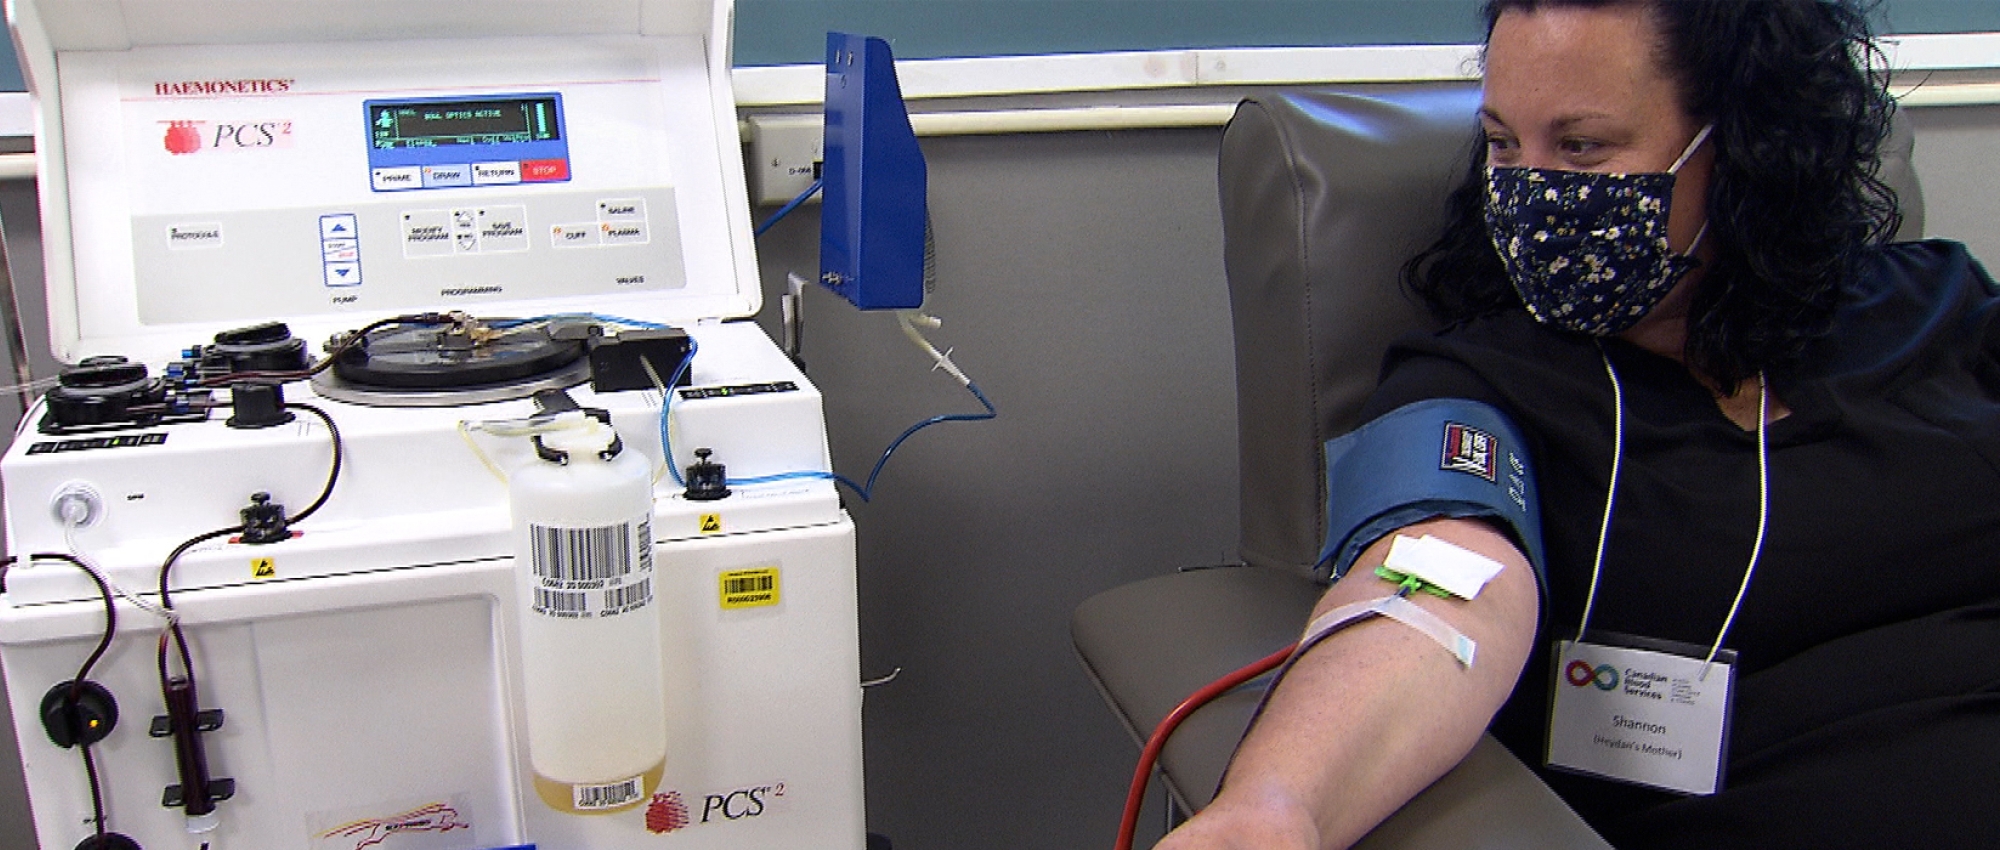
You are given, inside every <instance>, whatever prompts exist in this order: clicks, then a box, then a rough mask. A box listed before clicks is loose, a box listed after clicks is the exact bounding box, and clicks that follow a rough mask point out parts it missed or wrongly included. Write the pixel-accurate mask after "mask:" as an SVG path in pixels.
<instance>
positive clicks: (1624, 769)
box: [1548, 639, 1736, 794]
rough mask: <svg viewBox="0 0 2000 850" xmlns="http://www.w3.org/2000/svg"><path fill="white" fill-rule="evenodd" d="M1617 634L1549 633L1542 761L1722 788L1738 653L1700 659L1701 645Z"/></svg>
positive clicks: (1637, 779)
mask: <svg viewBox="0 0 2000 850" xmlns="http://www.w3.org/2000/svg"><path fill="white" fill-rule="evenodd" d="M1619 642H1620V643H1629V644H1632V645H1630V646H1619V645H1614V644H1611V643H1595V642H1590V641H1566V640H1565V641H1557V642H1556V651H1555V659H1556V671H1555V673H1556V677H1555V678H1556V681H1555V695H1554V698H1553V699H1551V700H1550V701H1549V704H1550V715H1549V748H1548V765H1549V766H1550V767H1554V768H1559V769H1562V770H1569V771H1574V772H1577V773H1585V774H1590V775H1593V776H1599V777H1603V778H1606V779H1615V780H1618V781H1621V782H1630V783H1634V784H1638V785H1646V786H1650V787H1653V788H1660V789H1664V790H1668V791H1677V792H1680V793H1682V794H1713V793H1715V792H1716V791H1717V790H1720V789H1721V787H1722V771H1723V766H1724V761H1723V753H1725V752H1727V751H1728V737H1729V709H1730V697H1731V694H1732V693H1733V692H1734V690H1735V684H1736V653H1735V652H1733V651H1725V652H1720V653H1717V654H1716V658H1715V661H1713V662H1704V661H1703V660H1702V659H1703V657H1704V656H1706V655H1707V654H1708V650H1707V648H1706V647H1694V646H1686V645H1678V644H1670V643H1666V642H1663V641H1645V640H1639V639H1620V640H1619ZM1690 656H1692V657H1690ZM1704 672H1706V675H1704Z"/></svg>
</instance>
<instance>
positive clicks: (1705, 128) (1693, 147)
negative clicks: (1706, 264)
mask: <svg viewBox="0 0 2000 850" xmlns="http://www.w3.org/2000/svg"><path fill="white" fill-rule="evenodd" d="M1714 131H1715V125H1714V124H1704V125H1702V128H1701V130H1700V131H1699V132H1697V133H1695V134H1694V140H1693V141H1690V142H1688V146H1687V149H1686V150H1683V151H1681V156H1680V158H1679V159H1676V160H1674V164H1673V165H1670V166H1667V173H1668V174H1676V173H1678V172H1679V171H1680V170H1681V166H1683V165H1686V164H1687V161H1688V159H1690V158H1692V157H1693V156H1694V152H1695V151H1697V150H1700V149H1701V143H1702V142H1705V141H1708V134H1709V133H1712V132H1714ZM1707 235H1708V219H1705V218H1704V219H1702V222H1701V229H1700V230H1697V231H1695V234H1694V241H1693V242H1689V243H1688V246H1687V250H1685V251H1682V252H1681V256H1683V257H1692V256H1694V252H1695V251H1696V250H1697V249H1699V248H1701V240H1702V237H1705V236H1707Z"/></svg>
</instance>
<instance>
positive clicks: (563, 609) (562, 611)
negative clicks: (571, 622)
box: [535, 587, 590, 618]
mask: <svg viewBox="0 0 2000 850" xmlns="http://www.w3.org/2000/svg"><path fill="white" fill-rule="evenodd" d="M589 611H590V594H588V593H584V592H582V591H576V590H550V589H548V588H546V587H537V588H535V613H537V614H547V615H549V616H551V617H564V618H570V617H583V616H587V615H588V613H589Z"/></svg>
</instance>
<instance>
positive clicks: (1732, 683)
mask: <svg viewBox="0 0 2000 850" xmlns="http://www.w3.org/2000/svg"><path fill="white" fill-rule="evenodd" d="M1858 3H1859V0H1490V2H1489V3H1488V6H1487V9H1486V20H1487V25H1488V29H1487V40H1486V47H1485V53H1484V58H1483V61H1484V67H1485V74H1484V90H1483V104H1482V107H1481V109H1480V122H1481V125H1482V127H1483V132H1484V144H1483V145H1481V146H1479V147H1478V149H1477V151H1476V152H1475V154H1474V167H1473V169H1472V173H1471V175H1470V179H1469V180H1468V181H1467V183H1466V184H1465V185H1464V186H1463V187H1461V188H1460V189H1459V190H1458V192H1457V193H1456V194H1455V195H1454V196H1453V200H1452V210H1451V213H1450V222H1451V223H1450V225H1449V226H1448V228H1447V232H1446V233H1445V235H1444V236H1443V237H1442V239H1441V240H1440V241H1439V242H1437V243H1436V244H1435V245H1433V247H1432V248H1430V249H1429V250H1428V251H1426V252H1425V253H1424V254H1422V255H1420V256H1419V257H1417V258H1416V259H1415V260H1414V261H1412V263H1411V264H1410V266H1409V267H1408V269H1407V270H1406V282H1407V283H1408V284H1409V286H1410V287H1411V288H1412V289H1414V290H1415V291H1416V292H1417V293H1418V294H1419V295H1421V296H1422V297H1423V298H1424V299H1425V301H1426V302H1427V304H1428V305H1429V306H1430V308H1431V309H1432V311H1433V312H1434V313H1436V314H1438V315H1439V316H1440V317H1441V318H1443V319H1444V320H1446V322H1447V323H1448V328H1447V329H1446V330H1444V331H1442V332H1440V333H1438V334H1435V335H1421V336H1418V337H1412V338H1408V339H1405V340H1403V341H1402V342H1401V343H1399V344H1398V345H1397V346H1396V347H1394V348H1392V349H1391V351H1390V352H1389V354H1388V357H1387V360H1386V362H1385V364H1384V367H1383V373H1382V374H1383V378H1382V382H1381V384H1380V386H1379V388H1378V389H1377V391H1376V393H1375V395H1374V396H1373V398H1372V400H1371V402H1370V404H1369V410H1368V416H1370V417H1383V416H1394V415H1396V413H1395V412H1396V411H1399V410H1403V409H1405V405H1408V404H1411V403H1417V402H1429V401H1433V400H1441V399H1442V400H1454V401H1453V402H1452V403H1454V404H1458V403H1464V404H1481V405H1488V406H1490V407H1491V408H1494V409H1497V411H1498V412H1499V413H1500V414H1501V415H1503V416H1504V417H1506V420H1507V421H1510V422H1511V423H1512V424H1513V426H1515V427H1516V428H1518V430H1519V433H1520V434H1521V440H1522V441H1523V442H1524V444H1525V445H1524V448H1525V454H1526V455H1527V457H1528V458H1529V459H1530V461H1531V463H1532V465H1533V475H1534V476H1535V479H1536V492H1537V494H1538V496H1539V502H1540V523H1541V527H1542V533H1541V539H1542V544H1543V546H1542V549H1543V551H1545V552H1546V556H1545V558H1544V559H1543V560H1545V562H1546V563H1544V564H1539V565H1536V564H1531V563H1530V557H1529V555H1528V554H1526V553H1529V552H1534V551H1536V549H1535V547H1534V546H1532V545H1530V544H1527V543H1525V542H1524V541H1525V537H1526V535H1523V534H1520V533H1518V532H1517V531H1516V530H1515V526H1511V525H1509V524H1507V523H1504V522H1494V521H1489V520H1486V519H1467V518H1458V519H1453V518H1445V517H1432V518H1427V519H1426V518H1422V517H1417V518H1415V519H1413V520H1411V521H1412V522H1413V523H1414V524H1411V525H1408V526H1407V527H1404V528H1401V529H1400V530H1393V533H1389V534H1382V535H1380V536H1379V537H1377V538H1376V539H1374V540H1372V542H1371V541H1368V540H1363V541H1360V542H1361V543H1363V544H1366V548H1365V549H1364V550H1362V551H1361V553H1360V555H1359V556H1358V558H1354V559H1352V560H1353V562H1354V566H1355V568H1354V569H1353V570H1352V571H1347V572H1346V575H1345V578H1343V579H1341V580H1339V581H1338V582H1336V583H1334V584H1333V585H1332V586H1331V588H1329V590H1328V591H1327V593H1326V594H1325V596H1324V598H1323V600H1322V601H1321V602H1320V604H1319V606H1318V609H1317V610H1316V611H1315V617H1318V616H1320V615H1322V614H1325V613H1327V612H1329V611H1333V610H1335V609H1338V608H1340V607H1341V606H1343V605H1347V604H1349V603H1355V602H1365V601H1368V600H1373V599H1378V598H1381V597H1383V596H1385V595H1389V594H1393V593H1395V592H1397V590H1398V586H1397V585H1396V584H1394V583H1391V582H1390V581H1385V580H1384V579H1382V578H1380V577H1378V576H1377V575H1376V574H1375V573H1374V572H1373V570H1374V569H1375V567H1376V566H1377V565H1381V564H1383V563H1384V558H1385V555H1386V552H1387V551H1388V550H1389V549H1390V547H1391V546H1392V545H1396V544H1395V539H1396V538H1398V537H1409V538H1415V537H1421V536H1425V535H1428V536H1431V537H1435V538H1439V539H1440V540H1442V541H1445V542H1447V543H1449V544H1451V545H1452V546H1455V547H1457V549H1462V550H1471V551H1472V552H1475V553H1478V554H1480V555H1483V556H1484V557H1485V558H1488V559H1491V560H1492V561H1494V562H1497V563H1498V565H1499V572H1498V573H1497V575H1495V576H1493V578H1492V579H1491V581H1490V582H1488V583H1487V584H1486V585H1485V587H1484V589H1483V590H1481V591H1479V592H1477V593H1476V594H1475V595H1473V597H1472V598H1470V599H1467V598H1462V597H1459V596H1452V597H1449V598H1442V597H1439V596H1435V595H1432V594H1428V593H1413V594H1410V595H1409V596H1408V597H1407V600H1406V601H1409V602H1412V603H1414V604H1415V605H1417V606H1419V607H1421V608H1423V609H1425V610H1427V611H1429V612H1431V613H1433V614H1435V615H1437V617H1439V618H1442V620H1443V621H1445V623H1447V624H1448V625H1449V626H1450V627H1451V628H1452V629H1455V630H1456V631H1458V632H1460V633H1462V634H1463V635H1464V636H1466V637H1468V638H1470V639H1472V640H1473V641H1475V642H1476V643H1477V656H1476V660H1475V663H1473V664H1471V665H1470V666H1467V665H1465V664H1462V663H1460V662H1459V661H1458V660H1457V659H1456V658H1454V657H1453V655H1452V654H1450V653H1448V652H1446V651H1444V650H1443V649H1441V648H1440V645H1439V643H1437V642H1435V641H1434V640H1433V639H1432V638H1431V637H1428V636H1427V635H1426V634H1425V633H1424V632H1422V631H1420V630H1418V629H1415V628H1410V627H1408V626H1406V625H1405V624H1403V623H1401V622H1397V621H1393V620H1391V619H1388V618H1385V617H1374V618H1369V619H1364V620H1360V621H1359V622H1358V623H1357V624H1356V625H1353V626H1352V627H1349V628H1345V629H1342V630H1340V631H1338V632H1335V633H1333V634H1332V635H1331V636H1329V637H1327V638H1326V639H1325V640H1324V641H1322V642H1319V643H1317V644H1315V645H1313V647H1312V648H1311V649H1310V650H1309V651H1306V652H1305V653H1304V654H1303V655H1300V656H1299V657H1298V658H1297V659H1296V661H1295V663H1294V664H1293V666H1291V667H1290V669H1289V670H1288V672H1287V673H1286V674H1285V676H1284V677H1283V678H1282V679H1281V680H1280V682H1279V684H1278V685H1277V686H1276V687H1275V688H1274V689H1273V690H1272V692H1271V694H1270V695H1269V699H1268V702H1267V703H1266V705H1265V708H1264V710H1263V712H1262V714H1261V715H1260V717H1259V719H1258V720H1257V722H1256V723H1255V724H1254V726H1253V728H1252V730H1251V731H1250V733H1249V734H1248V735H1247V736H1246V738H1245V740H1244V741H1243V742H1242V744H1241V745H1240V747H1239V749H1238V751H1237V753H1236V756H1235V759H1234V762H1233V764H1232V765H1231V768H1230V770H1229V772H1228V774H1227V776H1226V778H1225V780H1224V782H1223V786H1222V789H1221V792H1220V794H1219V795H1218V796H1217V798H1216V799H1215V801H1214V802H1213V803H1212V804H1211V805H1209V806H1208V807H1207V808H1206V809H1205V810H1203V811H1202V812H1200V813H1199V814H1198V815H1197V816H1195V817H1194V818H1192V819H1190V820H1189V821H1188V822H1187V823H1185V824H1183V825H1182V827H1181V828H1180V829H1178V830H1176V831H1174V832H1173V833H1172V834H1170V835H1169V836H1168V837H1167V838H1166V840H1165V841H1163V842H1162V843H1161V844H1160V845H1159V847H1160V848H1171V850H1210V849H1211V848H1331V847H1346V846H1348V845H1350V844H1352V843H1353V842H1355V841H1356V840H1358V839H1359V838H1361V837H1362V836H1363V835H1365V834H1366V833H1367V831H1368V830H1369V829H1370V828H1372V827H1373V826H1374V825H1375V824H1376V823H1377V822H1379V821H1380V820H1381V819H1383V818H1384V817H1386V816H1388V815H1389V814H1391V813H1392V812H1394V811H1395V810H1396V809H1397V808H1398V807H1399V806H1401V805H1402V804H1403V803H1404V802H1405V801H1407V800H1409V799H1410V798H1411V797H1412V796H1413V795H1415V794H1416V793H1417V792H1419V791H1420V790H1422V789H1423V788H1424V787H1425V786H1426V785H1427V784H1429V783H1430V782H1432V781H1433V780H1435V779H1436V778H1437V777H1439V776H1440V775H1442V774H1443V773H1444V772H1446V771H1447V770H1449V769H1450V768H1451V767H1452V766H1453V765H1454V764H1455V763H1457V762H1458V761H1459V760H1460V759H1461V758H1462V757H1463V756H1464V755H1465V754H1466V753H1467V751H1468V750H1469V749H1470V748H1471V747H1472V746H1473V744H1474V743H1475V742H1476V741H1477V739H1478V737H1479V736H1480V734H1481V733H1482V732H1485V731H1488V730H1490V731H1491V732H1492V733H1493V734H1494V735H1495V736H1496V737H1498V738H1499V739H1500V740H1501V742H1502V743H1504V744H1506V745H1507V746H1508V747H1509V748H1510V749H1511V750H1512V751H1513V752H1514V753H1515V754H1516V755H1518V756H1519V757H1520V758H1521V759H1522V760H1523V761H1524V762H1526V763H1528V764H1529V765H1531V766H1534V767H1535V768H1536V769H1537V770H1538V772H1539V773H1541V775H1542V776H1543V777H1544V778H1545V779H1546V780H1547V781H1548V782H1549V783H1550V785H1551V787H1552V788H1554V789H1555V790H1556V792H1557V793H1558V794H1560V795H1561V796H1562V797H1563V799H1564V800H1565V801H1567V802H1568V803H1569V804H1570V805H1571V806H1572V807H1573V808H1575V809H1576V810H1577V811H1578V813H1579V814H1581V815H1582V816H1583V817H1584V818H1585V819H1586V820H1587V821H1588V822H1589V823H1590V824H1591V825H1592V826H1593V827H1595V828H1596V829H1597V830H1598V831H1599V832H1600V833H1602V834H1603V835H1604V836H1605V837H1606V839H1607V840H1609V841H1610V842H1611V843H1612V844H1613V845H1615V846H1618V847H1620V848H1654V847H1660V848H1667V847H1672V848H1704V850H1712V849H1713V848H1734V847H1742V848H1790V847H1797V848H1843V847H1854V848H1883V847H1927V848H1937V847H1990V846H1994V844H1995V842H2000V301H1996V299H1995V298H1994V296H1993V295H1992V293H1991V292H1990V290H1991V288H1992V286H1993V283H1992V281H1991V280H1990V279H1989V278H1988V276H1987V274H1986V272H1985V271H1984V270H1983V269H1982V268H1981V267H1980V265H1979V264H1978V263H1977V262H1975V261H1974V260H1972V259H1971V258H1969V257H1968V256H1967V254H1966V252H1965V250H1964V248H1963V247H1962V246H1960V245H1957V244H1955V243H1950V242H1944V241H1928V242H1907V243H1896V244H1885V240H1886V238H1887V237H1888V236H1889V235H1890V234H1892V233H1894V231H1895V229H1896V227H1897V226H1898V224H1899V221H1900V220H1899V217H1898V215H1897V213H1896V211H1895V199H1894V195H1893V192H1891V191H1890V190H1889V189H1888V188H1886V187H1885V186H1884V185H1883V184H1882V183H1881V182H1880V181H1878V180H1877V179H1876V176H1875V170H1876V168H1877V164H1878V148H1879V147H1880V145H1881V144H1882V142H1883V139H1884V137H1885V135H1886V134H1887V127H1888V123H1889V119H1890V116H1891V114H1892V113H1893V111H1894V104H1893V102H1892V101H1891V100H1890V99H1889V97H1888V95H1887V94H1886V90H1885V82H1886V80H1885V79H1884V72H1883V71H1882V70H1881V68H1882V65H1881V54H1880V53H1879V52H1878V51H1877V50H1876V48H1875V47H1874V44H1873V42H1872V41H1871V37H1870V35H1869V31H1868V23H1867V16H1868V14H1869V10H1868V9H1866V8H1862V7H1861V6H1860V5H1858ZM1376 421H1377V422H1380V421H1383V420H1381V419H1377V420H1376ZM1431 445H1432V452H1433V454H1432V455H1431V457H1432V458H1433V460H1432V463H1431V469H1432V470H1433V474H1435V472H1434V471H1435V470H1436V468H1437V464H1436V461H1435V458H1436V457H1437V455H1436V454H1435V450H1436V445H1437V443H1436V442H1435V440H1433V442H1432V443H1431ZM1366 446H1367V444H1366V443H1362V444H1361V446H1360V447H1358V448H1356V449H1355V451H1364V450H1366ZM1364 489H1365V488H1364ZM1452 551H1456V550H1452ZM1347 566H1348V565H1347V564H1344V563H1336V564H1334V565H1333V568H1334V570H1335V574H1336V575H1339V574H1340V573H1341V572H1343V571H1346V568H1347ZM1690 670H1693V671H1696V672H1694V673H1693V674H1690V673H1689V671H1690Z"/></svg>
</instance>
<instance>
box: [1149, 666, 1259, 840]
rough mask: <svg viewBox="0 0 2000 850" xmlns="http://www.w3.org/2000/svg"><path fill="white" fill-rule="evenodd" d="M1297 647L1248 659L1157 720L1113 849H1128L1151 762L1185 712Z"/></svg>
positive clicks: (1233, 685) (1226, 691) (1178, 725)
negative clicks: (1156, 726)
mask: <svg viewBox="0 0 2000 850" xmlns="http://www.w3.org/2000/svg"><path fill="white" fill-rule="evenodd" d="M1297 647H1298V644H1296V643H1295V644H1292V645H1291V646H1287V647H1285V648H1284V649H1280V650H1278V651H1277V652H1273V653H1271V654H1270V655H1267V656H1264V657H1263V658H1261V659H1258V660H1256V661H1253V662H1251V663H1250V664H1249V665H1248V666H1246V667H1244V668H1242V669H1240V670H1237V671H1236V672H1234V673H1230V674H1229V675H1227V676H1224V677H1222V678H1220V679H1217V680H1215V681H1213V682H1210V683H1208V684H1207V685H1206V686H1204V687H1202V689H1201V690H1198V691H1195V692H1194V694H1193V695H1191V696H1189V697H1188V698H1187V699H1185V700H1182V701H1181V704H1180V705H1177V706H1174V710H1173V711H1170V712H1167V716H1166V719H1164V720H1161V721H1160V725H1159V727H1158V728H1155V729H1154V730H1153V737H1151V738H1148V739H1146V748H1145V749H1144V750H1143V751H1141V752H1140V753H1139V767H1138V769H1137V770H1134V771H1133V772H1132V790H1131V791H1129V792H1127V793H1126V794H1125V817H1124V819H1123V820H1122V821H1120V822H1119V824H1118V844H1117V845H1116V846H1117V850H1132V834H1133V833H1134V832H1135V831H1137V829H1138V827H1139V808H1140V807H1141V805H1142V804H1143V803H1144V802H1145V800H1146V782H1147V780H1149V779H1151V778H1152V776H1153V765H1154V763H1155V762H1158V761H1159V759H1160V751H1161V750H1164V749H1166V746H1167V738H1168V737H1169V736H1171V735H1173V734H1174V730H1175V729H1177V728H1179V727H1180V725H1181V721H1183V720H1186V719H1188V716H1189V715H1191V714H1194V713H1195V711H1196V710H1197V709H1199V708H1201V707H1202V706H1204V705H1207V704H1208V703H1209V702H1210V701H1212V700H1214V699H1215V698H1216V697H1219V696H1222V695H1223V694H1226V693H1228V692H1230V691H1232V690H1234V689H1235V688H1236V687H1237V686H1238V685H1241V684H1243V683H1244V682H1248V681H1250V680H1251V679H1255V678H1257V677H1258V676H1262V675H1264V674H1265V673H1268V672H1270V671H1271V670H1272V669H1273V668H1275V667H1277V666H1278V665H1280V664H1283V663H1285V659H1286V658H1290V657H1291V655H1292V650H1293V649H1296V648H1297Z"/></svg>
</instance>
